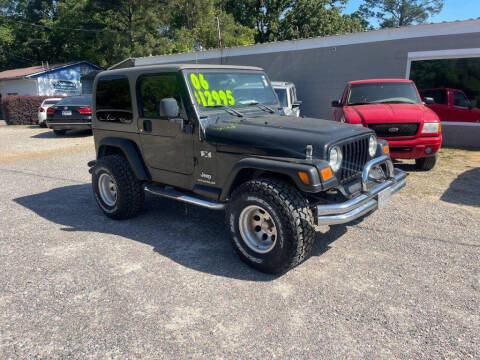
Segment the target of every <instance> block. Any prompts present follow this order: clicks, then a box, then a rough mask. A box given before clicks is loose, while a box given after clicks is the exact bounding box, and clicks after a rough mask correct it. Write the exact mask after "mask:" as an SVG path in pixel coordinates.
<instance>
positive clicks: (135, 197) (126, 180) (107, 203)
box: [92, 155, 145, 220]
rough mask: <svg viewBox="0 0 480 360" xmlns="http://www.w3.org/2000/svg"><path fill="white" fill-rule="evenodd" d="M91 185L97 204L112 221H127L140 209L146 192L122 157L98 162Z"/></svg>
mask: <svg viewBox="0 0 480 360" xmlns="http://www.w3.org/2000/svg"><path fill="white" fill-rule="evenodd" d="M92 186H93V193H94V195H95V200H96V202H97V205H98V206H99V207H100V209H101V210H102V211H103V212H104V214H105V215H107V216H108V217H110V218H112V219H118V220H123V219H129V218H132V217H135V216H136V215H137V214H138V213H139V212H140V210H141V209H142V206H143V202H144V199H145V192H144V190H143V187H142V184H141V182H140V181H138V179H137V178H136V177H135V174H134V173H133V171H132V169H131V167H130V164H129V163H128V161H127V160H126V159H125V158H124V157H123V156H120V155H109V156H105V157H103V158H101V159H99V160H98V161H97V163H96V165H95V167H94V168H93V171H92Z"/></svg>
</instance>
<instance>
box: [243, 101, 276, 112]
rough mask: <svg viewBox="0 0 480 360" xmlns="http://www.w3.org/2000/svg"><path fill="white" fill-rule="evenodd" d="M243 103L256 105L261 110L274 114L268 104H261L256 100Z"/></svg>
mask: <svg viewBox="0 0 480 360" xmlns="http://www.w3.org/2000/svg"><path fill="white" fill-rule="evenodd" d="M244 105H247V106H249V105H255V106H256V107H258V108H259V109H260V110H263V111H266V112H269V113H270V114H275V110H273V109H272V108H271V107H270V106H267V105H265V104H262V103H259V102H258V101H250V102H248V103H246V104H244Z"/></svg>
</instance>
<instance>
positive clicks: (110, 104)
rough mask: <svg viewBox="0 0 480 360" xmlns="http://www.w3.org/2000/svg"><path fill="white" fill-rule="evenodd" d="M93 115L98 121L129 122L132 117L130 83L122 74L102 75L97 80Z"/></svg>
mask: <svg viewBox="0 0 480 360" xmlns="http://www.w3.org/2000/svg"><path fill="white" fill-rule="evenodd" d="M95 100H96V111H95V115H96V117H97V119H98V120H99V121H108V122H119V123H130V122H131V121H132V119H133V112H132V96H131V93H130V83H129V81H128V78H127V77H126V76H123V75H113V76H104V77H102V78H100V79H99V80H98V82H97V91H96V99H95Z"/></svg>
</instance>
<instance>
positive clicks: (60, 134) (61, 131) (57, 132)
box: [53, 130, 67, 136]
mask: <svg viewBox="0 0 480 360" xmlns="http://www.w3.org/2000/svg"><path fill="white" fill-rule="evenodd" d="M53 133H54V134H55V135H57V136H63V135H65V134H66V133H67V130H53Z"/></svg>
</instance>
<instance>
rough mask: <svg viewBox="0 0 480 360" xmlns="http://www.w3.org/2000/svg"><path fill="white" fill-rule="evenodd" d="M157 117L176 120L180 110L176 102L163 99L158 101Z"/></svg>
mask: <svg viewBox="0 0 480 360" xmlns="http://www.w3.org/2000/svg"><path fill="white" fill-rule="evenodd" d="M159 113H160V114H159V115H160V117H162V118H167V119H173V118H178V114H179V113H180V110H179V108H178V103H177V100H175V99H173V98H165V99H162V100H161V101H160V109H159Z"/></svg>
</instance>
